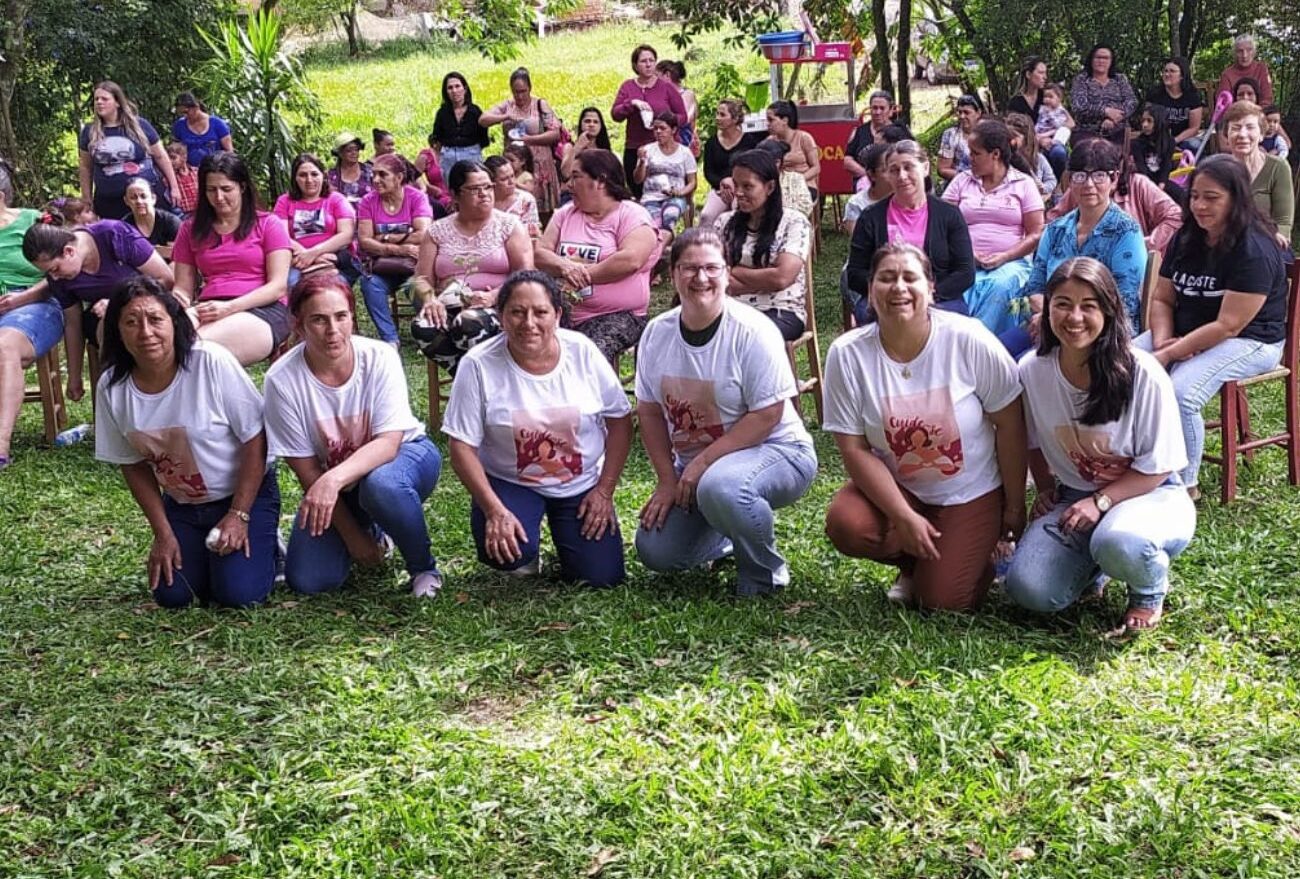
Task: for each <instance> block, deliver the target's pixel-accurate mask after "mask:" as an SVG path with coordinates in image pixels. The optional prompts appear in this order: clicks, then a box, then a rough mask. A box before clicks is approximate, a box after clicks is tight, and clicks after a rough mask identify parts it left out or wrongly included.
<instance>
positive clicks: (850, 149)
mask: <svg viewBox="0 0 1300 879" xmlns="http://www.w3.org/2000/svg"><path fill="white" fill-rule="evenodd" d="M875 142H876V133H875V132H874V131H872V130H871V123H870V122H863V123H862V124H861V125H859V126H858V127H857V128H855V129H853V136H852V137H850V138H849V145H848V146H847V147H845V148H844V155H846V156H848V157H849V158H850V159H852V160H853V161H855V162H856V161H857V160H858V153H860V152H862V151H863V150H865V149H866V148H867V147H869V146H871V145H872V144H873V143H875Z"/></svg>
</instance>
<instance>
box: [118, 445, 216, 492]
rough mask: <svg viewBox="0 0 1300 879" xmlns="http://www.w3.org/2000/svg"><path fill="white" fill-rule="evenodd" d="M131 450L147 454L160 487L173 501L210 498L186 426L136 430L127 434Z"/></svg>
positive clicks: (146, 457) (146, 456)
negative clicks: (175, 499) (174, 499)
mask: <svg viewBox="0 0 1300 879" xmlns="http://www.w3.org/2000/svg"><path fill="white" fill-rule="evenodd" d="M126 439H127V442H129V443H130V444H131V448H133V449H135V450H136V451H137V452H139V453H140V454H142V455H144V457H145V460H147V461H148V462H149V466H150V467H152V468H153V473H154V477H155V478H156V479H157V480H158V485H159V487H161V488H162V490H163V491H165V492H167V494H169V495H171V496H172V497H174V498H185V499H186V500H190V501H201V500H203V499H204V498H206V497H207V496H208V486H207V483H205V482H204V481H203V474H202V473H201V472H199V464H198V459H197V458H196V457H195V456H194V449H193V448H191V446H190V438H189V434H188V433H187V432H186V430H185V428H183V427H163V428H159V429H158V430H133V431H131V432H130V433H129V434H127V437H126Z"/></svg>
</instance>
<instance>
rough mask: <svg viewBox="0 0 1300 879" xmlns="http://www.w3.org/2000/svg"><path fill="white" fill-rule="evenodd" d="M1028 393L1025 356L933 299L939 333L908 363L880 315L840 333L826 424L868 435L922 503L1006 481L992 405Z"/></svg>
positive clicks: (947, 500)
mask: <svg viewBox="0 0 1300 879" xmlns="http://www.w3.org/2000/svg"><path fill="white" fill-rule="evenodd" d="M1019 396H1020V378H1019V376H1018V375H1017V374H1016V364H1015V362H1014V361H1013V360H1012V359H1011V355H1009V354H1008V353H1007V351H1006V349H1005V348H1004V347H1003V346H1002V344H1001V343H1000V342H999V341H998V340H997V339H996V338H995V337H994V336H993V334H992V333H990V332H989V331H988V330H987V329H985V328H984V325H983V324H981V323H980V322H979V321H977V320H975V319H973V318H969V317H965V316H963V315H958V314H950V313H949V312H946V311H940V310H938V309H931V311H930V338H929V339H928V340H927V341H926V343H925V347H924V348H922V349H921V353H920V354H918V355H917V356H916V357H915V358H914V359H913V360H912V361H911V362H909V363H899V362H897V361H895V360H892V359H890V357H889V355H887V354H886V353H885V350H884V348H883V347H882V345H881V342H880V325H879V324H870V325H868V326H865V327H862V328H860V329H856V330H852V331H850V332H848V333H845V334H844V335H842V336H840V337H839V338H838V339H836V340H835V341H834V342H833V343H831V347H830V351H828V352H827V354H826V389H825V405H826V417H825V419H824V421H823V425H822V426H823V427H824V428H825V429H826V430H828V431H831V432H833V433H842V434H847V435H850V436H865V437H866V440H867V445H869V446H870V447H871V450H872V451H873V452H874V453H875V454H876V455H877V457H879V458H880V459H881V460H882V461H884V462H885V465H886V466H887V467H888V468H889V470H890V472H891V473H892V474H893V475H894V479H896V480H897V481H898V483H899V484H900V485H902V486H903V487H904V488H906V489H907V490H908V491H910V492H911V493H912V494H914V495H916V497H917V498H918V499H920V500H921V501H922V502H923V503H927V504H935V505H938V506H954V505H956V504H963V503H966V502H967V501H972V500H974V499H976V498H978V497H981V496H982V495H985V494H988V493H989V492H990V491H993V490H994V489H995V488H997V487H998V486H1000V485H1001V484H1002V477H1001V475H1000V474H999V472H998V463H997V454H996V451H997V450H996V445H995V443H994V438H995V431H994V429H993V424H992V423H991V422H990V421H989V419H988V417H987V416H986V414H985V413H988V412H997V411H998V410H1000V409H1004V408H1006V407H1007V406H1009V405H1010V404H1011V403H1012V402H1014V401H1015V399H1016V398H1017V397H1019Z"/></svg>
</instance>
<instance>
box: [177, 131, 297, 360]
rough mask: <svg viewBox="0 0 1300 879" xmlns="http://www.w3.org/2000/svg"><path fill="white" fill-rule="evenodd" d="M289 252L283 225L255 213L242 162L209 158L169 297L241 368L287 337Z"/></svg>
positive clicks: (180, 238) (228, 156)
mask: <svg viewBox="0 0 1300 879" xmlns="http://www.w3.org/2000/svg"><path fill="white" fill-rule="evenodd" d="M291 246H292V245H291V243H290V240H289V231H288V229H286V228H285V225H284V221H283V220H281V219H280V218H279V217H277V216H275V215H274V214H268V213H266V212H264V211H259V210H258V209H257V190H256V188H255V187H254V186H253V180H252V178H251V177H250V176H249V174H248V167H247V166H246V165H245V164H244V160H243V159H241V158H240V157H239V156H238V155H236V154H235V153H212V154H210V155H208V156H205V157H204V159H203V162H202V164H200V165H199V205H198V209H197V210H196V211H195V212H194V216H193V217H192V218H191V219H189V220H186V221H185V223H184V224H183V225H182V226H181V231H180V234H179V235H177V236H176V244H175V245H174V246H173V248H172V263H173V265H172V269H173V271H174V272H175V274H176V286H175V287H174V288H173V291H172V292H173V293H174V294H175V295H176V297H177V298H178V299H180V300H181V302H182V303H183V304H184V305H185V306H186V307H188V308H189V309H190V316H191V318H192V319H193V320H194V321H195V322H196V323H197V324H198V328H199V337H200V338H202V339H207V340H209V341H212V342H216V343H218V344H219V345H222V346H223V347H225V348H227V349H228V350H229V351H230V352H231V353H232V354H234V355H235V357H236V358H238V360H239V362H240V363H242V364H243V365H244V366H248V365H249V364H251V363H256V362H258V361H259V360H265V359H266V358H267V357H269V356H271V352H272V351H274V350H275V349H276V347H278V346H279V344H280V343H281V342H283V341H284V340H285V339H287V338H288V337H289V309H288V307H287V306H286V304H285V303H286V298H285V297H286V292H287V286H286V285H287V281H288V277H289V261H290V248H291ZM200 278H202V279H203V280H202V282H201V284H200V280H199V279H200ZM200 286H201V287H202V289H201V290H200V289H199V288H200Z"/></svg>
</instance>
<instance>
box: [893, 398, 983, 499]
mask: <svg viewBox="0 0 1300 879" xmlns="http://www.w3.org/2000/svg"><path fill="white" fill-rule="evenodd" d="M881 409H882V411H883V413H884V415H885V440H886V442H888V443H889V451H890V452H891V453H892V454H893V456H894V460H895V461H896V462H897V463H898V475H899V476H901V477H905V478H910V479H913V480H916V481H918V482H939V481H941V480H944V479H951V478H952V477H954V476H956V475H957V474H958V473H960V472H961V471H962V469H963V468H964V467H965V457H964V456H963V455H962V450H961V433H960V432H959V430H958V428H957V415H956V412H954V411H953V405H952V394H951V393H949V391H948V388H947V387H946V386H945V387H940V388H930V389H929V390H928V391H921V392H920V393H918V394H905V395H903V396H901V397H887V398H886V399H885V401H884V405H883V406H882V407H881Z"/></svg>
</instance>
